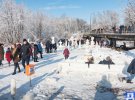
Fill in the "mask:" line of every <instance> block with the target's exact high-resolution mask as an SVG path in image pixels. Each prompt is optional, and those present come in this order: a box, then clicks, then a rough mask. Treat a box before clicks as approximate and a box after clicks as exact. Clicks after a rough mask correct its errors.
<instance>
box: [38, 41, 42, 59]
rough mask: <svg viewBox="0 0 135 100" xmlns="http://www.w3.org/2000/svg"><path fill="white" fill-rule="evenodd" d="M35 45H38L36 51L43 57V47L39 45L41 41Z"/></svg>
mask: <svg viewBox="0 0 135 100" xmlns="http://www.w3.org/2000/svg"><path fill="white" fill-rule="evenodd" d="M37 46H38V52H39V53H40V57H41V58H43V56H42V54H43V48H42V46H41V43H40V42H38V44H37Z"/></svg>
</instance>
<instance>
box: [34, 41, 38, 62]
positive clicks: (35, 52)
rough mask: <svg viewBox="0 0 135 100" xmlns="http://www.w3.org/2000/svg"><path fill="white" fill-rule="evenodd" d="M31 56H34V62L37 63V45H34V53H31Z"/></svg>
mask: <svg viewBox="0 0 135 100" xmlns="http://www.w3.org/2000/svg"><path fill="white" fill-rule="evenodd" d="M33 55H34V62H38V61H37V59H38V56H37V55H38V46H37V44H34V52H33Z"/></svg>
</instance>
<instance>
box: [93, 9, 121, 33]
mask: <svg viewBox="0 0 135 100" xmlns="http://www.w3.org/2000/svg"><path fill="white" fill-rule="evenodd" d="M118 23H119V14H118V13H117V12H115V11H110V10H108V11H103V12H98V13H97V14H94V16H93V19H92V30H97V29H103V30H104V32H107V31H109V30H111V29H112V27H115V26H117V25H118Z"/></svg>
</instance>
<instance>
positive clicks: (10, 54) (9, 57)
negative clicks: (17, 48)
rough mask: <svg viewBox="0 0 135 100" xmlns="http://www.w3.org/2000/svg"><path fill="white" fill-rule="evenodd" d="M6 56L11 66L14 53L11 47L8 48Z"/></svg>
mask: <svg viewBox="0 0 135 100" xmlns="http://www.w3.org/2000/svg"><path fill="white" fill-rule="evenodd" d="M5 57H6V60H7V62H8V64H9V66H10V62H11V60H12V53H11V50H10V48H7V51H6V54H5Z"/></svg>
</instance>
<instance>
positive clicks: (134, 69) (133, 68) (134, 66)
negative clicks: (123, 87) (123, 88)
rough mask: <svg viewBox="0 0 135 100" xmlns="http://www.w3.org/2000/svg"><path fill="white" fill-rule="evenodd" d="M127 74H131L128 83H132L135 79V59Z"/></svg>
mask: <svg viewBox="0 0 135 100" xmlns="http://www.w3.org/2000/svg"><path fill="white" fill-rule="evenodd" d="M127 72H128V73H129V74H130V76H129V77H127V83H132V82H131V81H132V79H133V78H134V77H135V58H134V59H133V60H132V61H131V63H130V65H129V66H128V69H127Z"/></svg>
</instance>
